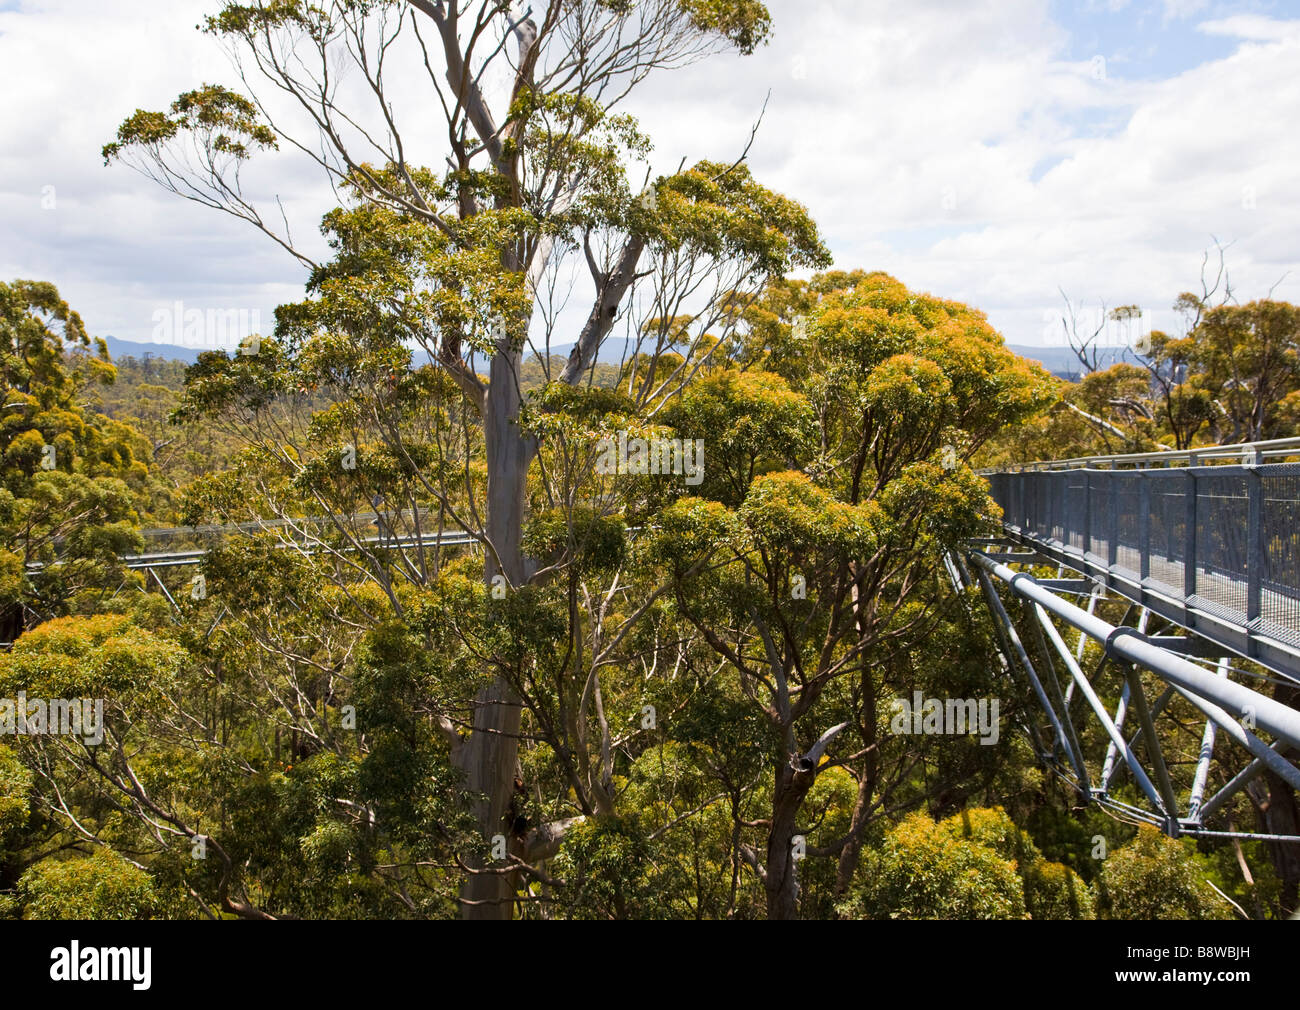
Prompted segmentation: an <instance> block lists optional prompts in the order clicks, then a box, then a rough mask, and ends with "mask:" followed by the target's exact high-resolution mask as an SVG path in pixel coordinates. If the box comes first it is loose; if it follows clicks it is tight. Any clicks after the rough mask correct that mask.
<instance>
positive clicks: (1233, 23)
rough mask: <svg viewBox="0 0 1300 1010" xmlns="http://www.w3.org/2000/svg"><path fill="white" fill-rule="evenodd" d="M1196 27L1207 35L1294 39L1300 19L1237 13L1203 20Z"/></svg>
mask: <svg viewBox="0 0 1300 1010" xmlns="http://www.w3.org/2000/svg"><path fill="white" fill-rule="evenodd" d="M1196 28H1197V30H1198V31H1202V32H1204V33H1205V34H1206V35H1226V36H1228V37H1230V38H1235V39H1251V40H1252V41H1256V42H1274V41H1278V40H1281V39H1294V38H1296V37H1297V35H1300V21H1278V20H1275V19H1273V18H1266V17H1261V16H1259V15H1256V14H1237V15H1235V16H1233V17H1228V18H1219V19H1218V20H1215V21H1202V22H1201V23H1200V24H1198V25H1197V26H1196Z"/></svg>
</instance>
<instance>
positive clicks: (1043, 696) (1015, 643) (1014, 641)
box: [978, 569, 1070, 754]
mask: <svg viewBox="0 0 1300 1010" xmlns="http://www.w3.org/2000/svg"><path fill="white" fill-rule="evenodd" d="M978 574H979V577H980V585H981V586H982V587H983V589H984V598H985V599H986V600H987V601H988V605H989V609H990V610H992V611H993V616H994V617H995V618H996V619H997V620H998V621H999V622H1001V624H1002V627H1003V629H1004V630H1005V631H1006V633H1007V638H1008V639H1009V640H1010V641H1011V646H1012V648H1014V649H1015V651H1016V655H1017V656H1018V657H1019V658H1020V662H1021V663H1022V664H1023V665H1024V668H1025V673H1027V674H1028V675H1029V682H1030V684H1031V685H1032V686H1033V689H1034V694H1036V695H1037V696H1038V703H1039V705H1041V706H1042V707H1043V711H1044V712H1046V713H1047V717H1048V718H1049V719H1050V720H1051V722H1052V728H1053V729H1054V730H1055V731H1056V739H1057V740H1058V741H1060V744H1061V748H1062V750H1064V751H1065V753H1066V754H1069V753H1070V742H1069V740H1067V739H1066V736H1065V729H1064V728H1063V727H1062V726H1061V720H1060V719H1058V718H1057V717H1056V712H1055V711H1053V709H1052V705H1051V702H1049V701H1048V700H1047V692H1046V691H1044V690H1043V685H1042V684H1041V683H1040V682H1039V680H1038V674H1037V673H1036V672H1035V671H1034V664H1033V663H1031V662H1030V661H1029V653H1027V652H1026V651H1025V647H1024V645H1023V644H1022V643H1021V641H1020V636H1019V635H1018V634H1017V633H1016V626H1015V625H1014V624H1012V623H1011V617H1010V615H1008V614H1007V610H1006V608H1005V607H1004V606H1003V605H1002V600H1001V599H1000V598H999V597H998V591H997V590H996V589H994V588H993V583H992V582H990V581H989V577H988V575H987V573H985V572H984V571H983V569H981V570H980V571H979V573H978Z"/></svg>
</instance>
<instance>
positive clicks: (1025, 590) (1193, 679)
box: [971, 551, 1300, 747]
mask: <svg viewBox="0 0 1300 1010" xmlns="http://www.w3.org/2000/svg"><path fill="white" fill-rule="evenodd" d="M971 560H972V561H973V562H974V563H975V565H976V566H977V567H978V568H979V569H980V570H981V571H984V572H986V573H988V574H990V575H994V576H996V577H997V578H998V579H1000V580H1002V581H1003V582H1005V583H1007V584H1008V585H1010V586H1011V589H1012V592H1014V593H1016V594H1017V595H1019V596H1023V597H1026V598H1028V599H1030V600H1033V601H1034V602H1036V603H1041V604H1042V605H1043V608H1044V609H1045V610H1047V611H1049V612H1050V613H1053V614H1055V615H1056V616H1057V617H1059V618H1061V619H1062V620H1064V621H1066V622H1068V623H1069V624H1071V625H1073V626H1074V627H1076V628H1080V629H1082V630H1083V631H1085V632H1087V633H1088V635H1090V636H1091V637H1092V638H1095V639H1097V640H1098V641H1100V642H1104V643H1105V644H1106V649H1107V651H1108V652H1110V653H1111V654H1113V655H1114V656H1116V657H1117V658H1119V659H1122V660H1125V661H1127V662H1130V663H1136V664H1137V665H1139V666H1143V667H1146V668H1147V669H1148V670H1151V671H1152V672H1154V673H1156V674H1158V675H1159V676H1160V677H1162V678H1163V679H1164V680H1165V681H1166V682H1168V683H1170V684H1173V685H1174V686H1175V687H1179V688H1183V689H1186V690H1187V691H1188V692H1190V693H1192V694H1195V695H1197V696H1199V697H1200V698H1203V699H1205V700H1206V701H1208V702H1210V703H1211V704H1213V705H1216V706H1220V707H1221V708H1223V709H1227V710H1228V711H1230V712H1240V713H1242V714H1243V715H1244V714H1245V713H1246V712H1248V711H1249V712H1253V713H1254V718H1255V724H1256V725H1257V726H1259V727H1260V728H1261V729H1264V730H1266V731H1268V732H1269V733H1272V734H1273V735H1274V736H1279V737H1282V738H1283V739H1285V740H1287V741H1289V742H1290V743H1291V744H1293V745H1294V746H1297V747H1300V711H1297V710H1296V709H1293V708H1290V707H1288V706H1286V705H1283V704H1282V703H1281V702H1279V701H1275V700H1274V699H1272V698H1269V697H1266V696H1265V695H1262V694H1259V693H1258V692H1256V691H1252V690H1250V689H1249V688H1247V687H1243V686H1242V685H1240V684H1234V683H1233V682H1232V681H1230V680H1221V679H1220V678H1218V677H1217V676H1215V675H1214V674H1213V673H1210V672H1209V671H1208V670H1204V669H1202V668H1201V667H1199V666H1196V665H1195V664H1193V663H1190V662H1188V661H1187V660H1186V659H1184V658H1182V657H1181V656H1175V655H1172V654H1170V653H1168V652H1166V651H1165V650H1163V649H1161V648H1160V647H1159V646H1158V645H1152V644H1151V643H1150V642H1148V641H1146V640H1145V638H1143V636H1142V635H1140V634H1139V633H1138V632H1137V631H1134V630H1133V629H1132V628H1116V627H1114V626H1113V625H1111V624H1108V623H1107V622H1105V621H1103V620H1101V619H1100V618H1098V617H1096V616H1094V615H1091V614H1088V613H1086V612H1085V611H1083V610H1080V609H1079V608H1078V607H1076V606H1074V605H1073V604H1072V603H1067V602H1066V601H1065V600H1062V599H1060V598H1059V597H1058V596H1056V595H1055V594H1054V593H1052V592H1050V591H1048V590H1046V589H1044V588H1043V587H1042V586H1040V585H1038V583H1037V582H1035V581H1034V580H1033V579H1032V578H1031V577H1030V576H1028V575H1025V574H1023V573H1019V572H1014V571H1012V570H1011V569H1010V568H1008V567H1007V566H1006V565H1003V564H999V563H997V562H995V561H992V560H990V559H989V558H987V557H984V556H983V555H982V554H981V553H979V552H978V551H975V552H972V553H971Z"/></svg>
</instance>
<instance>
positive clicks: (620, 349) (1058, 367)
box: [104, 337, 1131, 379]
mask: <svg viewBox="0 0 1300 1010" xmlns="http://www.w3.org/2000/svg"><path fill="white" fill-rule="evenodd" d="M104 340H105V342H107V344H108V353H109V354H111V355H112V356H113V359H114V360H115V361H116V360H117V359H119V358H124V357H128V356H130V357H132V358H135V359H137V360H143V359H144V356H145V355H146V354H147V355H149V356H150V357H152V358H161V359H163V360H164V361H183V362H185V363H186V364H189V365H192V364H194V362H195V361H197V360H198V357H199V352H200V351H201V350H202V348H198V347H181V346H180V345H178V344H145V343H137V342H136V341H134V340H122V339H120V338H119V337H105V338H104ZM629 344H630V341H628V340H625V339H619V338H617V337H613V338H610V339H607V340H606V341H605V343H604V344H602V345H601V348H600V357H599V359H598V360H599V362H600V364H602V365H612V366H617V365H618V364H619V362H620V361H622V360H623V358H624V356H625V355H627V354H628V353H629V351H630V347H629ZM1007 349H1008V350H1011V351H1014V352H1015V353H1016V354H1019V355H1020V356H1021V357H1022V358H1028V359H1030V360H1031V361H1037V362H1039V363H1040V364H1041V365H1042V366H1043V367H1044V368H1046V369H1047V370H1048V371H1049V372H1051V373H1052V374H1053V375H1059V376H1060V377H1061V378H1063V379H1078V378H1079V377H1080V375H1081V373H1082V371H1083V369H1082V368H1081V367H1080V365H1079V359H1078V358H1076V357H1075V355H1074V351H1072V350H1071V349H1070V348H1069V347H1033V346H1030V345H1028V344H1008V345H1007ZM571 350H573V344H561V345H559V346H556V347H552V348H551V355H552V357H555V358H559V359H560V360H561V361H565V360H567V359H568V357H569V352H570V351H571ZM1124 351H1125V349H1124V348H1121V347H1110V348H1106V349H1104V350H1103V351H1102V352H1101V367H1102V368H1103V369H1105V368H1109V367H1110V366H1111V365H1113V364H1115V362H1117V361H1122V360H1124V358H1123V355H1124ZM1130 360H1131V358H1130Z"/></svg>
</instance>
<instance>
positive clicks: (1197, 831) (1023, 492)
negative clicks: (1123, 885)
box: [953, 439, 1300, 842]
mask: <svg viewBox="0 0 1300 1010" xmlns="http://www.w3.org/2000/svg"><path fill="white" fill-rule="evenodd" d="M1298 456H1300V439H1286V440H1282V441H1277V442H1262V443H1256V444H1254V445H1239V446H1216V447H1212V448H1200V449H1196V450H1193V451H1190V452H1162V453H1147V454H1139V455H1130V456H1110V457H1091V458H1088V459H1077V460H1060V461H1050V462H1045V463H1034V464H1028V465H1026V466H1022V467H1017V468H1015V469H1012V470H1004V471H997V472H990V473H986V475H985V476H986V477H987V478H988V481H989V486H990V492H991V494H992V497H993V499H994V500H995V501H996V502H997V503H998V504H999V505H1000V506H1001V507H1002V509H1003V513H1004V514H1003V520H1002V522H1003V530H1004V533H1005V536H1004V537H1003V538H999V539H998V540H995V541H987V542H980V543H977V544H972V545H971V548H970V550H969V551H968V552H967V553H966V555H965V557H964V558H959V559H954V562H955V563H954V565H953V571H954V574H955V575H956V576H957V578H958V579H959V581H961V582H963V583H965V584H966V585H978V586H979V588H980V590H981V592H982V594H983V597H984V599H985V601H986V603H987V605H988V607H989V610H990V612H991V614H992V616H993V618H994V624H995V626H996V627H997V629H998V634H999V637H1000V640H1001V641H1000V644H1001V648H1002V651H1003V654H1004V658H1005V659H1006V662H1007V664H1008V667H1009V669H1010V670H1012V671H1014V672H1016V674H1017V676H1020V675H1023V676H1024V678H1025V681H1026V683H1027V686H1028V687H1029V688H1030V689H1031V690H1032V692H1033V694H1034V696H1035V697H1036V698H1037V700H1038V702H1039V705H1040V706H1041V707H1042V709H1043V713H1044V715H1045V716H1046V719H1047V721H1046V724H1044V725H1045V727H1046V728H1045V730H1044V731H1043V732H1041V733H1040V732H1039V727H1033V726H1031V727H1030V732H1031V736H1033V738H1034V744H1035V746H1036V748H1037V749H1038V751H1039V755H1040V758H1041V759H1042V760H1043V761H1044V762H1045V763H1046V764H1048V765H1049V766H1052V767H1053V768H1055V770H1057V771H1058V772H1060V773H1061V774H1062V775H1063V776H1064V777H1065V778H1066V779H1068V780H1069V781H1070V782H1071V783H1072V784H1073V785H1074V787H1075V788H1076V789H1077V790H1078V792H1079V793H1080V795H1081V796H1082V797H1084V798H1085V799H1086V800H1089V801H1093V802H1097V803H1100V804H1102V805H1103V806H1106V807H1108V808H1110V809H1112V810H1114V811H1118V812H1120V813H1122V814H1124V815H1126V816H1127V817H1128V818H1129V819H1132V820H1142V821H1147V822H1149V823H1153V824H1157V825H1159V826H1160V827H1161V828H1162V829H1163V830H1165V831H1166V832H1167V833H1169V834H1171V835H1178V834H1193V835H1199V836H1210V837H1213V836H1217V835H1224V834H1232V835H1236V836H1249V834H1248V833H1243V832H1225V831H1220V830H1215V827H1214V821H1213V819H1214V818H1215V815H1216V814H1218V813H1219V812H1220V811H1221V810H1222V809H1223V807H1224V805H1225V804H1226V803H1227V802H1228V801H1229V800H1230V799H1232V798H1233V797H1234V796H1235V795H1236V794H1237V793H1239V792H1240V791H1241V790H1242V789H1243V788H1245V787H1246V786H1247V785H1248V784H1249V783H1251V782H1252V781H1253V780H1254V779H1255V778H1256V777H1258V776H1259V775H1260V774H1261V773H1262V772H1263V771H1264V770H1265V769H1268V770H1270V771H1271V772H1273V773H1275V774H1276V775H1278V776H1280V777H1281V778H1282V779H1283V780H1285V781H1286V782H1288V783H1289V784H1290V785H1292V786H1293V787H1295V788H1297V789H1300V768H1297V766H1296V765H1295V763H1294V762H1293V760H1292V759H1293V758H1294V757H1295V756H1297V755H1300V464H1298V463H1296V462H1287V461H1285V460H1287V459H1295V458H1296V457H1298ZM1270 460H1274V461H1275V462H1270ZM1215 462H1218V463H1219V465H1212V464H1213V463H1215ZM1012 566H1016V567H1014V568H1013V567H1012ZM1044 566H1048V567H1049V569H1055V572H1052V573H1051V574H1050V575H1047V576H1044V575H1041V574H1040V575H1039V576H1038V577H1035V576H1034V575H1032V574H1031V571H1033V570H1035V569H1037V570H1038V571H1040V572H1041V570H1042V568H1043V567H1044ZM1066 569H1069V570H1070V577H1069V578H1065V577H1063V576H1064V575H1065V574H1066V571H1065V570H1066ZM1052 575H1054V576H1055V577H1051V576H1052ZM999 584H1000V585H1001V586H1002V587H1004V592H1005V593H1006V595H1008V596H1009V597H1010V598H1011V600H1012V601H1013V603H1012V605H1011V607H1010V609H1009V608H1008V605H1007V604H1005V603H1004V602H1003V599H1002V594H1000V593H999V592H998V590H997V588H996V587H997V586H998V585H999ZM1108 593H1110V594H1114V595H1115V596H1117V597H1120V598H1121V599H1123V600H1125V601H1127V602H1128V603H1129V604H1131V606H1130V607H1129V608H1128V609H1129V612H1130V614H1131V613H1133V612H1134V611H1136V613H1137V619H1136V621H1135V622H1134V624H1133V625H1132V626H1129V625H1128V624H1127V620H1126V622H1125V624H1124V625H1122V626H1118V627H1117V626H1115V625H1112V624H1109V623H1107V622H1106V621H1103V620H1102V619H1101V618H1100V617H1098V616H1097V614H1096V608H1097V604H1098V602H1099V600H1101V599H1102V598H1104V597H1105V596H1106V595H1107V594H1108ZM1067 597H1072V598H1073V599H1074V601H1075V602H1071V600H1070V599H1067ZM1012 611H1019V612H1020V613H1019V616H1018V618H1017V617H1015V616H1013V614H1012ZM1160 619H1163V622H1164V623H1165V624H1166V625H1168V627H1166V628H1164V629H1163V630H1162V633H1160V634H1148V633H1147V631H1148V627H1149V625H1150V624H1151V622H1152V621H1153V620H1156V621H1159V620H1160ZM1058 624H1063V625H1065V626H1067V627H1068V630H1067V632H1066V633H1067V634H1070V633H1073V632H1077V637H1076V638H1075V640H1074V642H1073V643H1072V645H1071V644H1067V642H1066V640H1065V637H1064V635H1063V634H1062V632H1061V631H1060V630H1059V629H1058V627H1057V625H1058ZM1089 641H1092V642H1095V643H1097V644H1098V645H1100V646H1101V650H1100V651H1101V661H1100V664H1099V665H1098V666H1097V667H1096V669H1094V670H1093V671H1092V672H1091V673H1085V672H1084V670H1083V663H1084V657H1085V646H1086V644H1087V642H1089ZM1243 661H1248V662H1243ZM1058 668H1059V669H1060V671H1061V673H1060V675H1059V676H1058ZM1140 669H1141V670H1146V671H1149V673H1151V674H1154V676H1155V678H1156V680H1157V682H1158V684H1159V685H1160V693H1159V695H1158V697H1155V698H1154V699H1148V698H1147V696H1146V688H1144V686H1143V677H1142V676H1140V675H1139V672H1138V671H1139V670H1140ZM1146 679H1147V683H1148V684H1150V683H1151V678H1149V677H1148V678H1146ZM1102 695H1109V696H1110V697H1111V699H1112V702H1113V706H1112V707H1108V706H1107V704H1106V703H1105V702H1104V701H1103V700H1102ZM1175 698H1182V699H1185V700H1186V701H1187V702H1189V703H1190V704H1191V706H1192V709H1191V710H1192V711H1199V713H1200V715H1202V716H1203V717H1204V727H1203V730H1202V732H1201V736H1200V748H1199V751H1198V752H1196V755H1197V756H1196V759H1195V761H1194V762H1185V763H1184V764H1183V765H1182V766H1179V765H1178V764H1176V763H1175V762H1174V761H1172V760H1167V759H1166V755H1165V754H1163V753H1162V751H1161V740H1162V739H1165V740H1168V739H1170V738H1169V737H1168V736H1165V737H1163V738H1162V736H1161V735H1160V733H1159V731H1158V729H1157V726H1159V725H1165V726H1166V729H1168V730H1170V731H1172V732H1178V731H1179V730H1180V729H1181V730H1182V732H1184V733H1185V732H1186V728H1185V726H1174V725H1171V724H1168V723H1170V721H1171V720H1172V718H1173V713H1172V712H1171V708H1172V706H1171V705H1170V702H1171V700H1173V699H1175ZM1116 699H1117V700H1116ZM1182 708H1183V718H1184V719H1185V716H1186V712H1187V711H1188V709H1187V708H1186V706H1182ZM1162 716H1163V717H1164V721H1163V722H1161V721H1159V720H1161V719H1162ZM1076 719H1078V720H1088V719H1091V720H1095V722H1096V723H1097V724H1098V725H1099V726H1100V727H1101V728H1102V730H1103V731H1104V733H1105V738H1107V739H1108V740H1109V746H1108V748H1107V751H1106V754H1105V756H1104V758H1102V759H1101V760H1100V761H1099V762H1098V761H1097V760H1096V758H1097V757H1098V755H1096V754H1094V755H1093V757H1094V760H1093V761H1092V762H1091V766H1090V762H1089V761H1088V759H1087V755H1085V753H1084V749H1083V747H1082V746H1081V744H1080V734H1079V732H1078V728H1077V726H1076ZM1126 723H1128V724H1129V725H1130V728H1129V729H1126V728H1125V725H1126ZM1133 723H1136V729H1135V730H1133V729H1132V728H1131V727H1132V724H1133ZM1219 736H1226V737H1228V738H1229V739H1230V741H1231V742H1232V743H1234V744H1235V745H1237V747H1238V748H1240V750H1243V751H1245V752H1246V754H1244V755H1241V754H1240V751H1238V750H1236V749H1235V748H1234V749H1232V750H1226V749H1225V748H1223V747H1219V749H1218V750H1219V753H1217V754H1216V742H1217V738H1218V737H1219ZM1212 769H1213V772H1214V773H1217V779H1218V782H1219V788H1218V789H1217V791H1215V792H1214V793H1213V794H1212V795H1208V796H1207V793H1208V792H1209V786H1210V782H1211V779H1212V778H1213V777H1214V775H1213V774H1212ZM1125 774H1128V775H1131V776H1132V781H1133V785H1134V786H1135V787H1136V788H1135V789H1133V790H1124V789H1123V788H1121V786H1120V783H1121V780H1122V779H1123V778H1124V776H1125ZM1117 794H1122V797H1121V795H1117ZM1261 837H1268V838H1269V839H1271V840H1273V841H1291V842H1300V836H1292V835H1286V836H1282V835H1276V834H1273V835H1267V836H1261Z"/></svg>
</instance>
